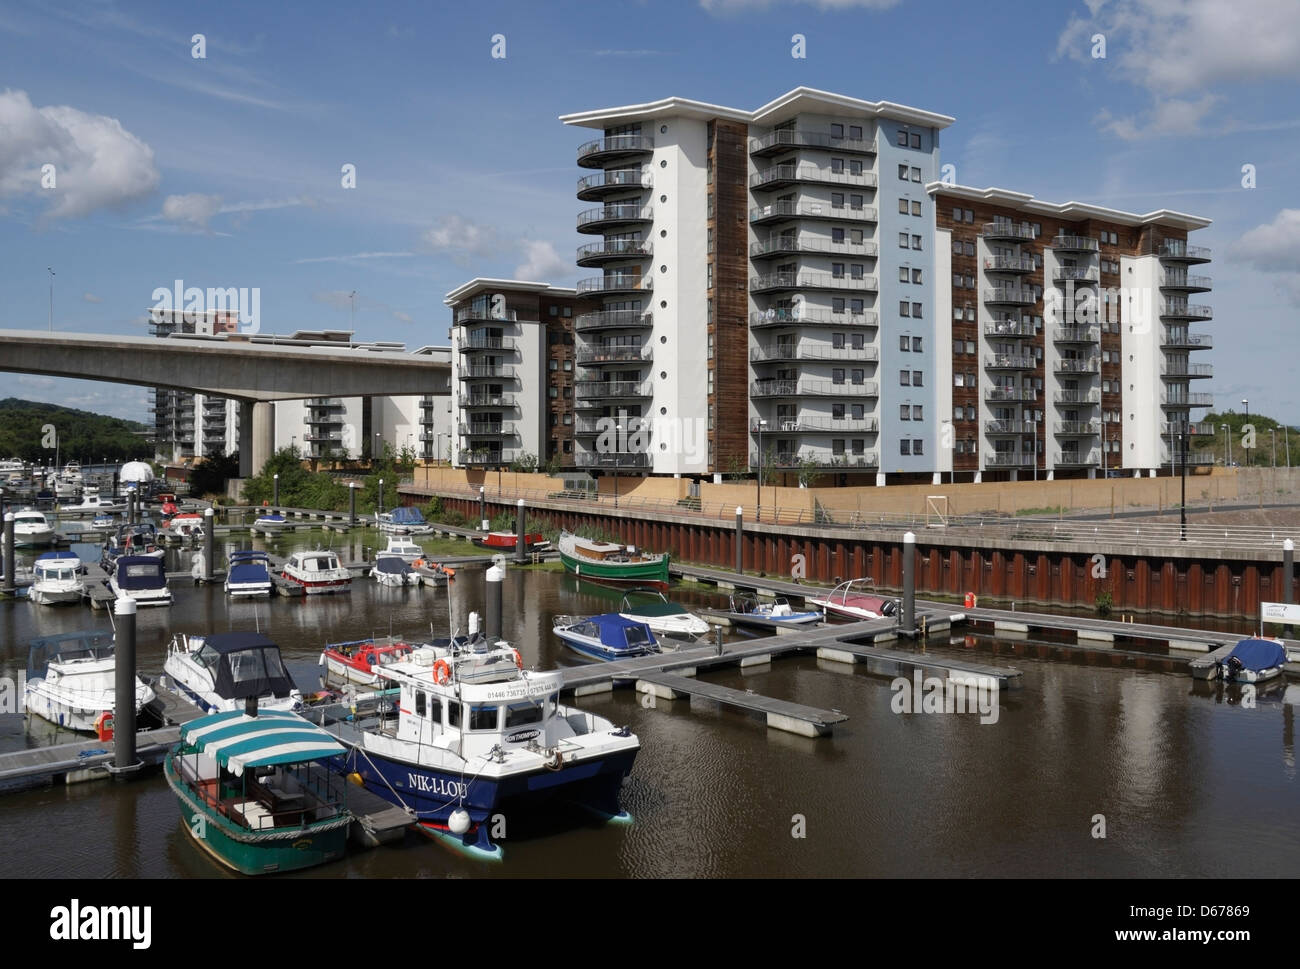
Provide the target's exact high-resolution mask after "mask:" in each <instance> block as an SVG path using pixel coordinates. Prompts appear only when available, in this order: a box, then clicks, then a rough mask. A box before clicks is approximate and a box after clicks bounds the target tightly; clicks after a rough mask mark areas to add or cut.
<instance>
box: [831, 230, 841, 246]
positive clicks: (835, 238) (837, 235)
mask: <svg viewBox="0 0 1300 969" xmlns="http://www.w3.org/2000/svg"><path fill="white" fill-rule="evenodd" d="M843 241H844V230H843V229H841V228H838V227H837V228H834V229H831V242H834V243H837V244H838V243H841V242H843Z"/></svg>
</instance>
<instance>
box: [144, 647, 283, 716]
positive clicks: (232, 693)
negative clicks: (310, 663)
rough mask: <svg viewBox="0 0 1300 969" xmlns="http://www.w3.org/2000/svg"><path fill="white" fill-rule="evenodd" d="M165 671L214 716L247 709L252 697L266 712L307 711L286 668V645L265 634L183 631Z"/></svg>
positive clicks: (170, 655) (184, 691)
mask: <svg viewBox="0 0 1300 969" xmlns="http://www.w3.org/2000/svg"><path fill="white" fill-rule="evenodd" d="M163 672H165V673H166V674H167V675H168V676H169V677H171V680H172V682H173V683H175V684H176V688H177V689H178V690H180V692H181V693H183V694H185V696H187V697H189V699H190V700H191V701H192V702H193V703H195V704H196V705H197V706H199V707H201V708H202V709H204V710H206V711H208V712H209V713H217V712H221V711H224V710H242V709H244V706H245V703H246V702H247V701H248V700H249V699H252V698H256V700H257V705H258V708H259V709H262V710H298V709H301V707H302V693H301V691H299V689H298V687H297V686H296V685H295V684H294V682H293V677H291V676H290V675H289V671H288V670H287V669H285V667H284V660H283V659H282V658H281V657H280V647H279V646H277V645H276V644H275V643H273V642H272V641H271V640H269V639H267V638H266V637H265V636H263V635H262V634H261V633H250V632H233V633H213V634H212V635H210V636H187V635H186V634H184V633H178V634H177V635H176V636H174V637H173V638H172V641H171V645H170V646H168V647H167V661H166V662H165V663H164V664H163Z"/></svg>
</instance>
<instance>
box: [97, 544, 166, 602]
mask: <svg viewBox="0 0 1300 969" xmlns="http://www.w3.org/2000/svg"><path fill="white" fill-rule="evenodd" d="M108 587H109V588H110V589H112V590H113V595H114V596H116V597H117V598H119V599H121V598H123V597H126V598H129V599H134V600H135V604H136V605H137V606H170V605H171V604H172V591H171V589H169V588H167V573H166V571H164V567H163V560H162V559H160V558H154V557H153V556H151V555H119V556H118V557H117V558H116V559H115V560H114V561H113V573H112V574H111V575H110V576H109V577H108Z"/></svg>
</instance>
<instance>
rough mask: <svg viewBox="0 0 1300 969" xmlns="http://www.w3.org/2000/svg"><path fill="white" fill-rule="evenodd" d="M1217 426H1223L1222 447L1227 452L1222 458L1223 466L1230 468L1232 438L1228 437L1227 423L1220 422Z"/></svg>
mask: <svg viewBox="0 0 1300 969" xmlns="http://www.w3.org/2000/svg"><path fill="white" fill-rule="evenodd" d="M1219 426H1220V427H1221V428H1223V447H1224V450H1225V451H1226V452H1227V453H1226V454H1225V456H1224V458H1223V460H1224V465H1223V466H1224V467H1225V468H1230V467H1232V438H1230V437H1228V425H1227V424H1220V425H1219Z"/></svg>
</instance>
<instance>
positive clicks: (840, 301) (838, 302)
mask: <svg viewBox="0 0 1300 969" xmlns="http://www.w3.org/2000/svg"><path fill="white" fill-rule="evenodd" d="M831 312H832V313H843V312H844V297H843V296H835V297H832V298H831Z"/></svg>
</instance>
